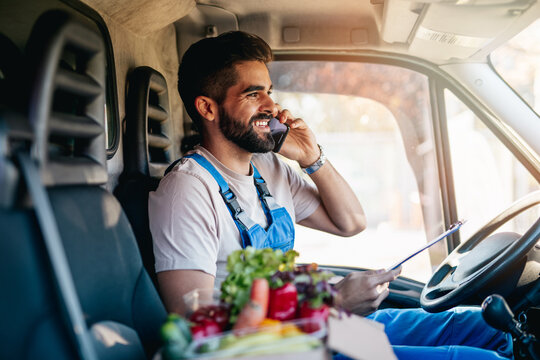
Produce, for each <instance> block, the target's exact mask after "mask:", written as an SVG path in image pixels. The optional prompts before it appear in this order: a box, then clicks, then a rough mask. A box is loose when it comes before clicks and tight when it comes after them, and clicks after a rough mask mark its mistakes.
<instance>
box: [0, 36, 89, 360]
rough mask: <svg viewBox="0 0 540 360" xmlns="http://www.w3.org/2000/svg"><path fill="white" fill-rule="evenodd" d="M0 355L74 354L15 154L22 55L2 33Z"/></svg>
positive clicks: (20, 146) (26, 130) (20, 123)
mask: <svg viewBox="0 0 540 360" xmlns="http://www.w3.org/2000/svg"><path fill="white" fill-rule="evenodd" d="M0 48H1V49H2V52H1V53H0V72H1V74H2V76H1V77H0V229H2V230H1V235H0V289H1V290H0V292H1V294H2V295H1V296H0V319H2V320H1V321H0V359H23V360H24V359H28V360H29V359H36V358H42V359H78V358H79V357H78V352H77V348H76V345H75V342H74V341H72V340H73V338H72V336H71V334H70V330H69V327H68V325H67V323H66V322H65V321H64V317H63V312H62V306H61V301H60V299H59V297H58V295H57V294H58V293H57V292H56V290H55V289H56V285H55V281H54V276H53V273H52V271H51V266H50V264H49V262H48V257H47V252H46V250H45V246H44V242H43V239H42V238H41V234H40V230H39V226H38V224H37V221H36V216H35V214H34V211H33V209H32V207H31V206H30V205H29V204H28V202H27V201H25V200H26V191H25V188H24V186H23V184H24V183H23V181H22V177H21V175H20V172H19V171H18V168H17V166H16V159H15V157H14V154H15V153H16V152H17V151H28V142H29V141H30V140H31V136H32V134H31V131H30V127H29V126H28V122H27V118H26V117H25V115H24V114H22V113H21V112H20V108H21V105H22V104H23V103H24V99H22V98H17V97H18V96H21V95H22V94H23V92H22V91H21V90H22V87H23V86H24V79H23V78H22V76H21V74H23V72H24V71H26V70H27V69H25V68H24V66H23V56H22V53H21V52H20V51H19V49H18V48H17V46H16V45H15V44H13V43H12V42H11V40H10V39H9V38H7V37H6V36H4V35H2V34H0Z"/></svg>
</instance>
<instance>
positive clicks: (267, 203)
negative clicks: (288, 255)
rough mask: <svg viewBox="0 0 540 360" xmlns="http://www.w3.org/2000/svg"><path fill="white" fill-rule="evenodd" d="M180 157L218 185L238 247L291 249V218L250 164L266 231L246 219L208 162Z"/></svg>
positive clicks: (170, 167)
mask: <svg viewBox="0 0 540 360" xmlns="http://www.w3.org/2000/svg"><path fill="white" fill-rule="evenodd" d="M184 157H185V158H191V159H193V160H195V161H197V163H198V164H199V165H201V166H202V167H203V168H205V169H206V171H208V172H209V173H210V175H212V176H213V177H214V179H215V180H216V182H217V183H218V185H219V192H220V194H221V197H222V198H223V201H225V204H226V205H227V209H229V212H230V213H231V216H232V217H233V220H234V222H235V224H236V227H237V228H238V231H239V232H240V236H241V239H242V248H245V247H247V246H253V247H254V248H256V249H262V248H272V249H274V250H275V249H281V250H282V251H284V252H285V251H287V250H290V249H292V248H293V245H294V223H293V221H292V219H291V216H290V215H289V213H288V212H287V210H286V209H285V208H284V207H282V206H279V205H278V204H277V203H276V201H275V200H274V198H273V197H272V195H271V194H270V192H269V191H268V187H267V186H266V182H265V181H264V179H263V178H262V176H261V174H259V171H258V170H257V168H256V167H255V165H253V163H251V166H252V167H253V181H254V183H255V188H256V189H257V194H258V195H259V200H260V201H261V205H262V208H263V210H264V213H265V215H266V219H267V220H268V227H267V229H266V230H265V229H263V228H262V227H261V226H260V225H259V224H257V223H255V222H254V221H253V220H251V219H250V218H249V217H248V216H247V214H246V212H245V211H244V210H243V209H242V208H241V207H240V204H238V201H237V199H236V195H235V194H234V193H233V192H232V191H231V189H230V188H229V185H228V184H227V182H226V181H225V179H224V178H223V176H221V174H220V173H219V171H217V170H216V168H215V167H214V166H213V165H212V164H211V163H210V162H209V161H208V160H206V159H205V158H204V157H203V156H202V155H200V154H197V153H193V154H189V155H186V156H184ZM178 161H179V160H177V161H175V162H174V163H172V164H171V165H170V166H169V167H168V168H167V170H166V171H165V174H167V173H168V172H169V171H170V170H172V168H173V167H174V166H175V165H176V163H177V162H178Z"/></svg>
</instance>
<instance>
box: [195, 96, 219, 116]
mask: <svg viewBox="0 0 540 360" xmlns="http://www.w3.org/2000/svg"><path fill="white" fill-rule="evenodd" d="M195 108H196V109H197V111H198V112H199V114H201V116H202V117H203V118H204V119H206V120H208V121H214V120H215V119H216V118H217V113H218V106H217V103H216V102H215V101H214V100H213V99H212V98H209V97H207V96H197V97H196V98H195Z"/></svg>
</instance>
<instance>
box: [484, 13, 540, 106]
mask: <svg viewBox="0 0 540 360" xmlns="http://www.w3.org/2000/svg"><path fill="white" fill-rule="evenodd" d="M491 62H492V64H493V66H494V67H495V69H496V70H497V72H498V73H499V74H500V75H501V77H502V78H503V79H504V80H505V81H506V82H507V83H508V84H509V85H510V86H511V87H512V88H514V90H515V91H516V92H517V93H518V94H519V95H520V96H521V97H522V98H523V100H525V101H526V102H527V103H528V104H529V106H530V107H532V108H533V109H534V111H536V113H537V114H540V19H537V20H536V21H535V22H533V23H532V24H531V25H529V26H528V27H527V28H525V29H524V30H523V31H522V32H520V33H519V34H518V35H516V36H515V37H514V38H513V39H511V40H510V41H508V42H507V43H506V44H505V45H504V46H501V47H500V48H498V49H497V50H495V51H494V52H493V53H492V54H491Z"/></svg>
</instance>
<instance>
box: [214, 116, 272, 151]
mask: <svg viewBox="0 0 540 360" xmlns="http://www.w3.org/2000/svg"><path fill="white" fill-rule="evenodd" d="M270 118H271V115H267V114H258V115H255V116H253V117H252V118H251V119H250V120H249V123H248V124H247V125H246V124H244V123H243V122H242V121H241V120H238V119H235V118H233V117H231V116H229V114H227V112H226V111H225V109H223V107H221V106H220V107H219V129H220V130H221V133H222V134H223V136H225V138H226V139H227V140H229V141H231V142H233V143H234V144H236V145H237V146H238V147H240V148H241V149H244V150H246V151H249V152H250V153H267V152H269V151H271V150H272V149H273V148H274V145H275V142H274V138H273V137H272V135H271V134H270V132H267V133H264V134H258V133H257V132H256V131H255V129H254V126H253V123H254V122H255V121H256V120H264V119H268V120H270ZM261 135H262V137H261Z"/></svg>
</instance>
